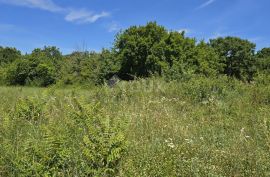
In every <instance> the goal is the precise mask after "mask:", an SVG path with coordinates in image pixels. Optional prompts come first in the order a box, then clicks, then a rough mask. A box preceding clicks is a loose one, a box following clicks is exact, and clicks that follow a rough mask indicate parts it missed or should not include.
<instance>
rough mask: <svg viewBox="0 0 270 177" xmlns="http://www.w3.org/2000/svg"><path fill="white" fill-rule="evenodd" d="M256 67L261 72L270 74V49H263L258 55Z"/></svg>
mask: <svg viewBox="0 0 270 177" xmlns="http://www.w3.org/2000/svg"><path fill="white" fill-rule="evenodd" d="M256 59H257V60H256V66H257V69H258V71H259V72H262V73H270V48H263V49H261V50H260V51H258V52H257V54H256Z"/></svg>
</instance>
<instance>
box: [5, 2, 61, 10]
mask: <svg viewBox="0 0 270 177" xmlns="http://www.w3.org/2000/svg"><path fill="white" fill-rule="evenodd" d="M0 2H2V3H6V4H11V5H16V6H24V7H30V8H38V9H42V10H47V11H50V12H59V11H63V10H64V9H63V8H61V7H60V6H58V5H56V4H55V3H54V2H53V1H51V0H0Z"/></svg>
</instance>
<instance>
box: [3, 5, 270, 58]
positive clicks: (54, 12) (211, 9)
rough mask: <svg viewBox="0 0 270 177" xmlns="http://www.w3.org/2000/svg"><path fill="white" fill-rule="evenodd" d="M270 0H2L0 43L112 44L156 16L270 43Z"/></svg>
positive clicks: (199, 31) (194, 33)
mask: <svg viewBox="0 0 270 177" xmlns="http://www.w3.org/2000/svg"><path fill="white" fill-rule="evenodd" d="M269 8H270V0H0V45H1V46H12V47H16V48H18V49H20V50H22V51H23V52H31V51H32V50H33V49H34V48H38V47H43V46H45V45H47V46H49V45H53V46H57V47H59V48H60V49H61V51H62V52H63V53H70V52H71V51H73V50H82V49H88V50H95V51H99V50H100V49H102V48H103V47H106V48H108V47H111V46H112V43H113V40H114V36H115V34H116V33H117V32H118V31H119V30H121V29H126V28H127V27H129V26H131V25H143V24H145V23H147V22H149V21H157V22H158V23H159V24H161V25H164V26H166V27H167V28H168V29H170V30H177V31H183V30H184V31H186V34H187V35H188V36H190V37H196V38H197V39H204V40H206V41H207V40H208V39H210V38H215V37H220V36H239V37H242V38H245V39H249V40H251V41H252V42H254V43H256V44H257V48H258V49H260V48H262V47H270V23H269V18H270V10H269Z"/></svg>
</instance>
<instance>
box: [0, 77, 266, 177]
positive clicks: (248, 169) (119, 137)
mask: <svg viewBox="0 0 270 177" xmlns="http://www.w3.org/2000/svg"><path fill="white" fill-rule="evenodd" d="M0 142H1V143H0V176H146V177H148V176H151V177H152V176H153V177H154V176H157V177H158V176H160V177H165V176H168V177H172V176H260V177H262V176H270V85H267V84H254V83H253V84H245V83H242V82H239V81H235V80H229V79H227V78H219V79H207V78H196V79H191V80H189V81H186V82H181V83H177V82H170V83H166V82H165V81H163V80H161V79H149V80H138V81H134V82H130V83H129V82H121V83H119V84H118V85H117V86H116V87H114V88H109V87H106V86H100V87H93V88H88V89H70V88H69V89H58V88H47V89H41V88H19V87H14V88H11V87H1V88H0Z"/></svg>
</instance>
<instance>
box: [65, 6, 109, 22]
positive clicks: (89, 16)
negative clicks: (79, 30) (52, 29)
mask: <svg viewBox="0 0 270 177" xmlns="http://www.w3.org/2000/svg"><path fill="white" fill-rule="evenodd" d="M109 15H110V14H109V13H108V12H102V13H99V14H94V13H93V12H89V11H87V10H85V9H81V10H71V11H70V12H69V13H68V14H67V15H66V17H65V20H66V21H70V22H78V23H94V22H95V21H97V20H98V19H100V18H103V17H107V16H109Z"/></svg>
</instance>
